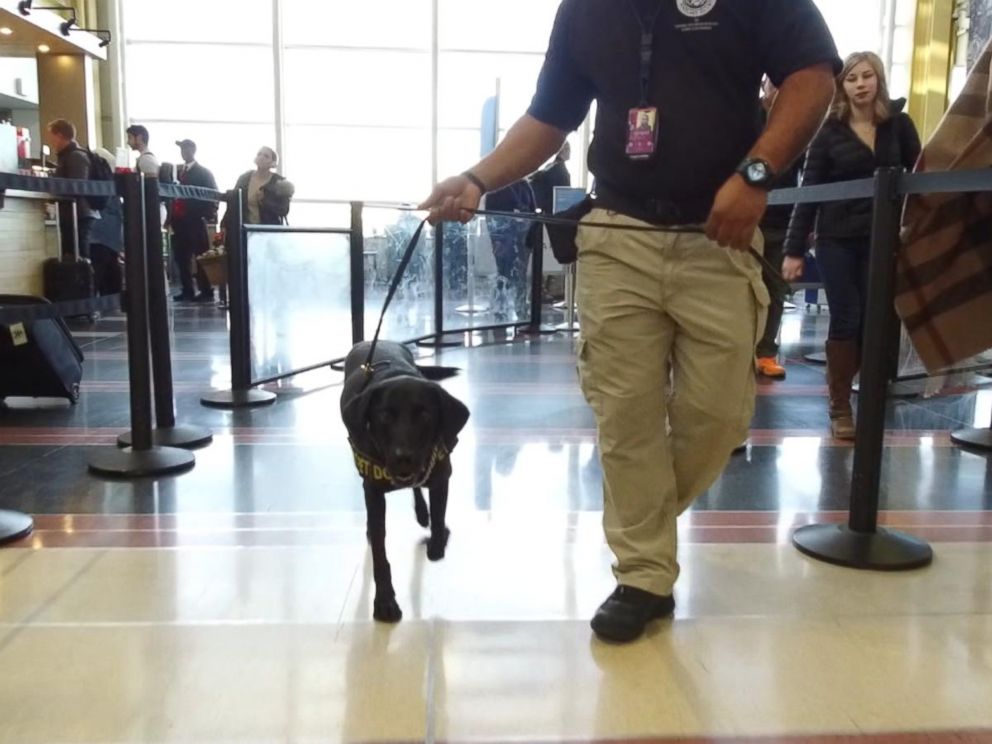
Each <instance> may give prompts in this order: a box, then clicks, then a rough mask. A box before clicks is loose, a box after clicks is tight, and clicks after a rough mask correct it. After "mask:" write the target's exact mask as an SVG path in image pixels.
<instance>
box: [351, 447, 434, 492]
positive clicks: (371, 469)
mask: <svg viewBox="0 0 992 744" xmlns="http://www.w3.org/2000/svg"><path fill="white" fill-rule="evenodd" d="M348 444H350V445H351V452H352V454H353V455H354V457H355V467H356V468H358V474H359V475H360V476H362V478H363V479H364V480H367V481H371V482H372V483H373V484H374V485H376V486H379V487H380V488H389V487H392V488H420V487H421V486H422V485H424V484H425V483H426V482H427V481H429V480H430V477H431V474H433V472H434V468H436V467H437V464H438V463H439V462H441V461H442V460H444V459H445V458H446V457H447V456H448V454H449V453H448V448H447V447H445V446H444V444H443V443H440V442H438V443H437V444H435V445H434V449H433V450H432V451H431V456H430V459H428V460H427V465H426V467H425V468H424V469H423V471H421V473H420V475H419V477H418V478H417V480H416V481H415V482H414V483H410V484H406V483H395V482H394V481H393V478H392V476H391V475H390V474H389V470H387V469H386V466H385V465H383V464H382V463H381V462H379V461H378V460H376V459H375V458H373V457H371V456H370V455H367V454H365V453H364V452H362V451H361V450H360V449H358V447H356V446H355V443H354V442H353V441H351V439H350V438H349V439H348Z"/></svg>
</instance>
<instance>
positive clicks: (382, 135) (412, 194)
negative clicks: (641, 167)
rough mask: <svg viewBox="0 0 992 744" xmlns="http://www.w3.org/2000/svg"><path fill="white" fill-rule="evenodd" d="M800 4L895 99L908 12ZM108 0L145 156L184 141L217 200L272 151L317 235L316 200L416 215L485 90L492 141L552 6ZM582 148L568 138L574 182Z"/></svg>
mask: <svg viewBox="0 0 992 744" xmlns="http://www.w3.org/2000/svg"><path fill="white" fill-rule="evenodd" d="M814 1H815V2H816V4H817V5H818V6H819V7H820V9H821V11H822V12H823V14H824V17H825V18H826V20H827V22H828V24H829V25H830V27H831V29H832V31H833V33H834V35H835V38H836V41H837V45H838V48H839V49H840V51H841V53H842V54H847V53H850V52H852V51H858V50H863V49H870V50H872V51H875V52H877V53H879V54H880V55H881V56H882V57H883V59H891V65H890V69H889V87H890V90H891V92H892V94H893V96H894V97H899V96H903V95H906V93H907V92H908V90H909V76H910V69H911V65H910V63H911V52H912V42H913V22H914V7H915V3H914V0H814ZM119 2H120V3H121V5H122V6H123V10H122V12H123V16H124V24H125V25H124V30H125V42H126V46H125V64H126V75H125V80H126V98H127V109H128V117H129V119H130V120H131V121H132V122H140V123H142V124H145V125H146V126H148V127H149V129H150V130H151V133H152V142H151V147H152V149H153V150H154V151H155V152H156V153H157V155H158V156H159V158H160V159H161V160H164V161H173V162H174V161H176V160H178V151H177V150H176V148H175V146H174V145H173V142H174V140H175V139H179V138H185V137H189V138H191V139H194V140H196V141H197V143H198V144H199V145H200V152H199V156H200V158H201V159H202V161H203V162H204V164H205V165H207V166H208V167H211V168H212V169H213V170H214V172H215V174H216V175H217V178H218V181H219V182H220V184H221V185H222V186H223V185H228V184H233V182H234V179H235V178H236V177H237V176H238V175H239V174H240V173H241V172H243V171H244V170H246V169H248V168H250V167H251V161H252V158H253V156H254V154H255V152H256V151H257V149H258V147H259V146H261V145H263V144H265V145H269V146H273V147H278V146H279V145H280V143H281V145H282V147H283V149H284V152H282V153H280V154H281V155H282V157H283V165H282V168H281V170H282V172H283V173H284V174H285V175H286V176H287V177H289V178H290V179H291V180H293V182H294V183H295V184H296V186H297V198H298V204H299V206H300V209H299V212H298V214H299V215H301V216H303V218H304V219H307V220H309V221H312V222H314V223H319V222H325V221H326V220H324V219H322V217H324V216H325V215H326V210H324V209H323V208H322V204H324V203H326V202H327V201H328V200H349V199H364V200H374V201H404V202H409V201H415V200H419V199H421V198H423V196H424V195H425V194H426V193H427V192H428V190H429V188H430V185H431V177H432V174H434V173H437V175H438V176H439V177H445V176H446V175H449V174H451V173H457V172H459V171H460V170H462V169H464V168H465V167H466V166H467V165H470V164H471V163H472V162H473V161H474V160H475V159H476V158H478V157H479V154H480V151H481V134H482V128H483V122H482V117H483V106H484V105H485V103H486V101H487V100H488V99H489V98H490V97H492V96H493V95H495V92H496V87H497V81H498V82H499V90H500V120H499V132H500V135H502V134H504V133H505V131H506V129H507V128H508V127H509V126H510V125H511V124H512V123H513V122H514V121H515V120H516V119H517V118H518V117H519V116H520V115H521V114H522V113H524V112H525V111H526V109H527V107H528V105H529V104H530V100H531V97H532V96H533V94H534V88H535V85H536V82H537V76H538V73H539V72H540V69H541V65H542V63H543V59H544V52H545V49H546V48H547V43H548V38H549V37H550V34H551V28H552V25H553V22H554V18H555V14H556V13H557V10H558V6H559V3H560V0H501V2H498V3H493V2H492V1H491V0H487V1H486V2H483V1H482V0H363V2H358V3H355V2H346V1H345V0H169V2H162V1H161V0H119ZM435 7H436V8H437V18H436V19H435V18H434V17H433V16H432V13H433V12H434V8H435ZM277 20H278V23H279V24H280V25H279V29H278V31H279V33H278V34H276V33H274V32H275V31H276V30H277V29H276V28H275V24H276V22H277ZM435 22H436V23H435ZM435 27H436V29H437V36H436V38H434V36H433V34H434V29H435ZM879 29H881V31H880V30H879ZM275 38H278V39H279V40H280V42H281V44H282V48H281V49H277V50H273V46H272V45H273V43H274V40H275ZM435 49H436V51H437V55H438V58H437V59H438V69H437V80H436V81H435V80H433V79H432V75H433V74H434V71H433V67H432V52H433V51H434V50H435ZM274 52H276V53H278V54H279V56H280V57H281V59H282V66H281V71H282V72H281V74H282V77H281V80H279V81H276V80H275V75H274V70H275V69H276V66H275V64H274V61H275V59H276V54H274ZM277 82H279V83H280V85H279V89H280V91H281V96H280V99H279V100H278V101H277V96H276V90H277V85H276V83H277ZM435 83H436V88H435ZM435 90H436V94H435ZM435 95H436V97H435ZM279 106H281V107H282V109H281V113H282V116H281V117H277V107H279ZM435 109H436V113H437V127H438V129H437V132H436V138H437V152H436V153H434V151H433V145H434V135H435V133H434V132H432V126H433V121H434V113H435ZM277 118H279V119H280V120H281V124H282V128H281V130H279V129H277V126H276V121H277ZM121 137H122V139H123V133H122V134H121ZM582 139H583V138H582V135H581V134H580V135H576V136H575V137H573V138H572V140H573V149H574V152H575V158H574V160H573V161H572V164H571V166H572V173H573V175H574V177H575V183H576V184H578V183H581V178H582V174H583V173H584V168H583V160H584V157H582V155H583V153H581V149H582Z"/></svg>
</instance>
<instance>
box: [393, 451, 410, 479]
mask: <svg viewBox="0 0 992 744" xmlns="http://www.w3.org/2000/svg"><path fill="white" fill-rule="evenodd" d="M394 461H395V463H396V469H397V471H399V472H398V473H397V474H398V475H409V474H410V473H412V472H413V452H409V451H407V450H397V451H396V452H395V453H394Z"/></svg>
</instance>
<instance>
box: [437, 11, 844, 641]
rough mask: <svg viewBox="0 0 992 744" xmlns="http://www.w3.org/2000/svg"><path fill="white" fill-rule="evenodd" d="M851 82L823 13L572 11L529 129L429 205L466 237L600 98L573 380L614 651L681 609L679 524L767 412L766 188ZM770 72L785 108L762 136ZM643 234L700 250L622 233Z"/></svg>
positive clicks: (602, 622)
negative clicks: (475, 213) (582, 415)
mask: <svg viewBox="0 0 992 744" xmlns="http://www.w3.org/2000/svg"><path fill="white" fill-rule="evenodd" d="M839 66H840V60H839V59H837V52H836V49H835V47H834V43H833V40H832V39H831V36H830V33H829V31H828V30H827V27H826V24H825V23H824V21H823V18H822V16H821V15H820V13H819V11H818V10H817V9H816V7H815V5H814V4H813V1H812V0H564V2H562V4H561V7H560V8H559V11H558V17H557V19H556V21H555V26H554V30H553V31H552V35H551V42H550V46H549V49H548V53H547V57H546V59H545V63H544V68H543V69H542V71H541V75H540V79H539V81H538V87H537V93H536V95H535V97H534V99H533V103H532V104H531V106H530V109H529V111H528V112H527V114H526V115H525V116H524V117H522V118H521V119H520V120H519V121H518V122H517V123H516V124H515V125H514V126H513V128H512V129H511V130H510V131H509V132H508V133H507V135H506V138H505V139H504V141H503V142H502V143H501V144H500V146H499V147H498V148H497V149H496V150H495V151H494V152H493V153H492V154H490V155H489V156H488V157H486V158H485V159H484V160H483V161H482V162H480V163H478V164H477V165H476V166H474V167H473V168H472V169H471V170H469V171H466V172H465V173H464V174H462V175H460V176H456V177H454V178H450V179H448V180H446V181H444V182H442V183H441V184H439V185H438V186H437V187H436V188H435V190H434V192H433V193H432V194H431V196H430V197H429V198H428V200H427V201H426V202H424V204H423V205H422V207H423V208H425V209H430V219H431V221H432V222H437V221H439V220H461V221H466V220H467V219H469V217H470V216H471V215H470V212H469V211H466V210H474V209H476V208H477V207H478V204H479V201H480V199H481V197H482V195H483V194H484V193H485V192H487V191H490V190H495V189H499V188H501V187H503V186H505V185H506V184H508V183H512V182H513V181H515V180H517V179H519V178H521V177H523V176H525V175H527V174H528V173H531V172H533V171H534V170H536V169H537V168H538V167H540V165H541V164H542V163H544V162H545V161H546V160H547V159H548V158H550V157H551V156H552V155H554V153H556V152H557V151H558V150H559V148H560V147H561V145H562V143H563V141H564V139H565V135H566V133H568V132H570V131H574V130H575V129H577V128H578V127H579V126H580V125H581V123H582V122H583V120H584V119H585V117H586V115H587V114H588V111H589V108H590V105H591V103H592V101H593V100H595V101H597V104H598V106H597V114H596V127H595V132H596V135H595V139H594V140H593V143H592V145H591V147H590V151H589V167H590V170H591V171H592V173H593V174H594V175H595V177H596V183H597V199H596V201H595V207H596V208H595V209H593V211H592V212H591V214H590V215H589V216H588V221H590V222H595V223H600V224H603V223H605V224H607V225H609V226H610V227H612V228H618V229H604V228H600V227H583V228H581V229H580V231H579V235H578V241H577V243H578V266H579V268H578V302H579V307H580V310H581V313H582V336H581V339H580V343H579V370H580V373H581V381H582V388H583V391H584V394H585V396H586V399H587V400H588V402H589V404H590V405H591V406H592V409H593V411H594V413H595V415H596V421H597V424H598V429H599V449H600V457H601V460H602V466H603V479H604V484H603V486H604V488H603V490H604V528H605V531H606V538H607V540H608V542H609V545H610V548H611V549H612V551H613V553H614V554H615V555H616V563H615V565H614V574H615V576H616V579H617V584H618V586H617V589H616V590H615V591H614V592H613V593H612V594H611V595H610V596H609V597H608V598H607V599H606V601H605V602H604V603H603V604H602V606H601V607H600V608H599V610H598V611H597V612H596V614H595V617H594V618H593V620H592V627H593V630H594V631H595V632H596V633H597V635H599V636H600V637H601V638H604V639H606V640H611V641H616V642H626V641H632V640H634V639H635V638H637V637H638V636H640V635H641V634H642V633H643V631H644V629H645V626H646V625H647V623H648V622H649V621H651V620H652V619H655V618H659V617H665V616H668V615H670V614H671V613H672V612H673V610H674V606H675V604H674V599H673V596H672V589H673V586H674V584H675V580H676V578H677V577H678V573H679V565H678V561H677V559H676V526H675V522H676V517H677V516H678V515H679V514H680V513H681V512H682V511H684V510H685V509H687V508H688V507H689V506H690V505H691V504H692V502H693V500H694V499H695V498H696V497H697V496H699V494H700V493H702V492H703V491H704V490H706V489H707V488H708V487H709V486H710V484H712V482H713V481H714V480H715V479H716V478H717V476H718V475H719V474H720V472H721V471H722V470H723V468H724V466H725V465H726V462H727V460H728V459H729V456H730V454H731V452H732V451H733V449H734V448H735V447H736V446H737V445H738V444H740V442H741V441H742V440H743V439H744V438H745V436H746V434H747V429H748V425H749V423H750V419H751V415H752V413H753V410H754V385H755V383H754V367H753V365H754V352H755V345H756V343H757V340H758V338H760V336H761V333H762V331H763V329H764V323H765V309H766V307H767V305H768V293H767V291H766V290H765V287H764V284H763V283H762V279H761V267H760V265H759V263H758V261H757V260H755V259H754V257H752V256H750V255H749V254H748V253H747V249H748V248H749V247H751V246H752V245H753V247H755V248H756V249H758V250H760V248H761V241H760V233H758V232H757V226H758V223H759V220H760V219H761V216H762V214H763V213H764V211H765V207H766V206H767V196H766V190H767V189H768V188H769V186H770V184H772V183H773V182H774V181H775V179H776V176H777V174H778V173H781V172H782V171H784V170H785V169H786V168H787V167H788V166H789V165H790V164H791V163H792V161H793V160H794V159H795V158H796V157H797V156H798V155H799V154H800V153H801V152H802V151H803V149H804V148H805V147H806V146H807V145H808V143H809V141H810V140H811V139H812V137H813V134H814V133H815V132H816V130H817V129H818V127H819V126H820V123H821V122H822V120H823V117H824V115H825V114H826V111H827V107H828V105H829V104H830V101H831V98H832V96H833V91H834V82H833V76H834V74H836V72H837V71H838V70H839ZM763 74H767V75H768V77H769V78H770V79H771V81H772V82H773V83H774V84H775V85H777V86H778V87H779V89H780V92H779V95H778V99H777V101H776V103H775V106H774V108H773V109H772V111H771V113H770V116H769V120H768V125H767V127H766V128H765V130H764V131H763V132H762V131H761V118H760V115H759V111H758V106H759V102H758V98H757V96H756V95H755V91H757V90H758V86H759V84H760V83H761V79H762V75H763ZM645 124H646V125H647V127H646V128H645ZM646 224H652V225H659V226H666V227H668V228H671V229H672V230H677V229H678V228H684V227H690V228H691V227H695V228H696V229H697V230H698V228H699V227H700V226H704V227H705V234H702V233H700V232H696V233H693V232H678V231H672V232H662V233H658V232H634V231H629V230H628V231H624V230H623V228H625V227H629V226H644V225H646ZM670 377H671V380H672V386H671V389H670V390H669V388H668V386H667V385H666V381H667V380H669V378H670ZM669 393H670V394H669Z"/></svg>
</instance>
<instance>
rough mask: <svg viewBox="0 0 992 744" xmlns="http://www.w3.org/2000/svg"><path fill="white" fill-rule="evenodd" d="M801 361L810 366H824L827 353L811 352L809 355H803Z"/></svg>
mask: <svg viewBox="0 0 992 744" xmlns="http://www.w3.org/2000/svg"><path fill="white" fill-rule="evenodd" d="M803 359H805V360H806V361H807V362H809V363H811V364H826V363H827V352H825V351H812V352H810V353H809V354H803Z"/></svg>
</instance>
